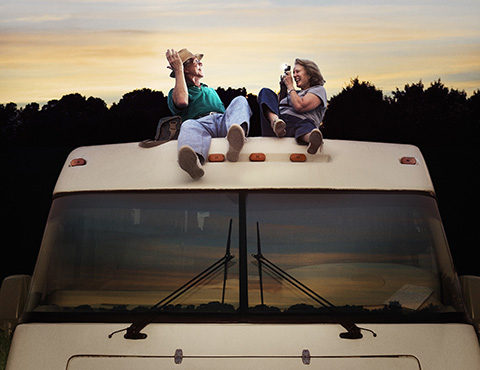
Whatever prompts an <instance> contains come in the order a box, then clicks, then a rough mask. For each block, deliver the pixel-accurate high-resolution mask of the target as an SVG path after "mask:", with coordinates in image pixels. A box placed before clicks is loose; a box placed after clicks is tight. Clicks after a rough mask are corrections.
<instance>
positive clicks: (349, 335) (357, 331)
mask: <svg viewBox="0 0 480 370" xmlns="http://www.w3.org/2000/svg"><path fill="white" fill-rule="evenodd" d="M252 256H253V257H254V258H255V259H256V260H257V261H258V273H259V282H260V297H261V302H262V306H264V302H263V278H262V266H265V267H266V268H267V269H268V270H269V271H271V272H273V273H274V274H275V275H277V276H279V277H280V278H282V279H283V280H285V281H286V282H287V283H289V284H290V285H292V286H293V287H294V288H296V289H297V290H299V291H300V292H302V293H303V294H305V295H306V296H308V297H310V298H311V299H313V300H314V301H315V302H317V303H319V304H320V305H321V306H323V307H325V308H327V309H328V310H329V311H330V312H332V313H333V314H335V319H336V321H337V323H339V324H340V325H341V326H343V327H344V328H345V329H346V330H347V332H346V333H340V338H343V339H361V338H363V335H362V333H361V330H366V331H369V332H371V333H372V335H373V336H374V337H376V336H377V334H376V333H375V332H373V331H372V330H370V329H365V328H359V327H358V326H357V325H355V323H354V322H353V321H350V320H348V319H345V318H341V317H338V314H339V310H338V308H337V306H335V305H334V304H333V303H330V302H329V301H328V300H326V299H325V298H323V297H322V296H321V295H319V294H318V293H317V292H315V291H314V290H312V289H310V288H309V287H307V286H306V285H305V284H303V283H302V282H301V281H299V280H298V279H296V278H295V277H293V276H292V275H290V274H289V273H288V272H286V271H285V270H283V269H282V268H280V267H278V266H277V265H275V264H274V263H273V262H272V261H270V260H269V259H268V258H266V257H265V256H264V255H263V254H262V248H261V243H260V227H259V225H258V222H257V254H252Z"/></svg>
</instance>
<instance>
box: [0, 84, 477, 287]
mask: <svg viewBox="0 0 480 370" xmlns="http://www.w3.org/2000/svg"><path fill="white" fill-rule="evenodd" d="M217 92H218V94H219V96H220V98H221V99H222V101H223V102H224V104H225V106H227V105H228V104H229V103H230V101H231V100H232V99H233V98H235V97H236V96H239V95H242V96H245V97H246V98H247V99H248V102H249V104H250V107H251V109H252V111H253V117H252V119H251V132H250V135H252V136H258V135H260V125H259V108H258V104H257V97H256V96H255V95H253V94H247V91H246V89H244V88H241V89H232V88H228V89H224V88H218V89H217ZM168 115H171V113H170V111H169V109H168V107H167V97H166V96H165V95H164V94H163V92H159V91H153V90H151V89H146V88H144V89H141V90H135V91H132V92H129V93H127V94H125V95H123V97H122V98H121V99H120V101H119V102H118V103H114V104H113V105H112V106H110V107H108V106H107V104H106V103H105V102H104V101H103V100H102V99H99V98H95V97H89V98H86V97H84V96H82V95H80V94H78V93H75V94H69V95H65V96H63V97H62V98H61V99H59V100H51V101H49V102H48V103H47V104H45V105H43V106H42V107H40V105H39V104H37V103H31V104H28V105H27V106H25V107H22V108H19V107H17V105H16V104H15V103H8V104H0V147H1V150H0V168H1V169H2V192H1V194H2V195H1V196H2V198H1V209H2V214H3V215H4V216H6V217H4V220H5V219H6V221H4V222H2V224H1V225H2V229H4V230H3V231H2V234H3V237H4V241H10V243H2V245H3V248H2V257H0V260H2V261H4V263H2V264H0V278H1V279H3V277H5V276H7V275H9V274H13V273H27V274H31V272H32V270H33V265H34V261H35V258H36V254H37V252H38V247H39V245H40V241H41V237H42V233H43V228H44V225H45V221H46V217H47V214H48V209H49V205H50V201H51V194H52V190H53V187H54V185H55V181H56V178H57V176H58V174H59V172H60V170H61V168H62V166H63V163H64V161H65V159H66V156H67V155H68V153H69V152H70V151H71V150H72V149H74V148H75V147H78V146H84V145H98V144H112V143H121V142H135V141H141V140H144V139H148V138H153V136H154V134H155V130H156V126H157V122H158V120H159V119H160V118H161V117H164V116H168ZM479 124H480V91H476V92H475V93H474V94H473V95H472V96H470V97H467V95H466V93H465V92H463V91H458V90H455V89H450V88H447V87H445V86H444V84H443V83H442V82H441V81H440V80H438V81H435V82H433V83H431V84H430V86H429V87H425V86H424V84H423V83H422V82H421V81H420V82H418V83H414V84H407V85H405V87H404V88H403V89H402V90H400V89H398V88H397V89H396V91H393V92H392V94H391V95H390V96H385V95H384V94H383V92H382V91H381V90H379V89H377V88H376V87H375V86H374V85H373V84H372V83H370V82H365V81H359V79H358V78H356V79H352V80H351V81H350V84H349V85H348V86H346V87H345V88H344V89H343V90H342V91H341V92H340V93H339V94H337V95H335V96H332V97H331V98H330V99H329V104H328V109H327V113H326V116H325V119H324V125H323V132H324V136H325V137H326V138H328V139H344V140H359V141H382V142H392V143H406V144H414V145H417V146H419V147H420V149H421V150H422V152H423V154H424V156H425V158H426V161H427V165H428V166H429V170H430V173H431V176H432V180H433V183H434V186H435V188H436V192H437V196H438V198H439V204H440V211H441V214H442V218H443V221H444V223H445V225H446V230H447V236H448V238H449V241H450V245H451V248H452V252H453V256H454V260H455V261H456V263H457V267H458V268H459V270H460V273H475V274H477V275H480V271H479V269H478V266H477V264H476V263H474V262H473V261H474V260H475V259H472V258H471V257H472V256H471V251H472V250H473V249H474V248H475V249H476V248H478V247H479V237H478V234H477V233H476V232H475V230H476V228H477V226H476V225H475V219H473V218H472V214H476V211H477V210H476V208H475V205H474V200H476V199H478V195H477V194H476V187H475V186H474V184H475V183H477V182H478V181H476V174H475V169H476V168H477V167H478V165H477V158H478V154H477V152H476V141H477V138H478V135H477V132H478V128H479ZM6 255H8V256H9V258H6V257H5V256H6Z"/></svg>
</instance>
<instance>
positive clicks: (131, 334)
mask: <svg viewBox="0 0 480 370" xmlns="http://www.w3.org/2000/svg"><path fill="white" fill-rule="evenodd" d="M231 237H232V220H231V219H230V226H229V229H228V238H227V247H226V251H225V255H224V256H223V257H222V258H220V259H219V260H218V261H217V262H215V263H213V264H212V265H211V266H209V267H207V268H206V269H205V270H203V271H202V272H201V273H200V274H198V275H196V276H195V277H193V278H192V279H191V280H189V281H188V282H187V283H185V284H183V285H182V286H181V287H180V288H178V289H177V290H175V291H174V292H172V293H170V294H169V295H168V296H166V297H165V298H163V299H162V300H161V301H160V302H158V303H157V304H155V305H154V306H152V307H150V309H149V313H148V314H147V315H146V316H145V317H143V318H142V319H140V320H138V321H136V322H133V323H132V324H131V325H130V326H129V327H128V328H126V329H121V330H117V331H115V332H113V333H111V334H110V335H109V336H108V337H109V338H111V337H112V336H113V335H114V334H116V333H119V332H121V331H126V333H125V335H124V338H125V339H145V338H146V337H147V334H145V333H141V332H140V331H141V330H142V329H143V328H145V327H146V326H147V325H148V324H150V323H151V322H152V321H153V320H154V319H155V317H156V316H157V315H158V312H159V311H161V310H162V309H163V308H164V307H166V306H168V305H169V304H170V303H171V302H173V301H174V300H175V299H177V298H178V297H180V296H181V295H183V294H185V293H186V292H188V291H189V290H190V289H191V288H193V287H195V286H197V285H198V284H200V283H201V282H202V281H204V280H205V279H207V278H208V277H209V276H211V275H212V274H214V273H215V272H216V271H218V270H219V269H220V268H221V267H222V266H224V275H223V291H222V304H223V303H224V301H225V288H226V282H227V271H228V262H230V260H232V259H233V258H235V256H234V255H232V254H230V240H231Z"/></svg>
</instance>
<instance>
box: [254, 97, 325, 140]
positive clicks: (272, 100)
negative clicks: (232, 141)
mask: <svg viewBox="0 0 480 370" xmlns="http://www.w3.org/2000/svg"><path fill="white" fill-rule="evenodd" d="M258 104H259V105H260V125H261V127H260V128H261V130H262V136H275V137H276V136H277V135H275V132H274V131H273V129H272V125H271V122H270V121H269V120H268V119H267V118H266V115H265V109H266V108H268V109H270V111H272V112H273V113H275V114H276V115H277V116H278V117H279V118H281V119H283V120H284V121H285V123H286V124H287V127H286V130H287V135H286V136H288V137H294V138H296V139H297V142H298V143H300V144H304V143H303V142H300V140H299V138H300V137H302V136H303V135H305V134H308V133H309V132H310V131H312V130H313V129H315V128H317V126H316V125H315V124H314V123H313V122H312V121H310V120H307V119H301V118H299V117H295V116H291V115H281V114H280V111H279V106H278V96H277V94H276V93H275V92H273V91H272V90H270V89H267V88H263V89H262V90H260V93H259V94H258Z"/></svg>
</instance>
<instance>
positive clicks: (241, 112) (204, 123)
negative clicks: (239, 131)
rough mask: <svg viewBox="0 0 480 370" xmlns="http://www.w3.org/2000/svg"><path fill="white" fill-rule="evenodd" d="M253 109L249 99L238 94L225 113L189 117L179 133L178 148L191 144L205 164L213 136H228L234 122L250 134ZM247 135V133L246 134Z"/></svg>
mask: <svg viewBox="0 0 480 370" xmlns="http://www.w3.org/2000/svg"><path fill="white" fill-rule="evenodd" d="M251 115H252V111H251V110H250V107H249V106H248V102H247V99H245V97H243V96H237V97H236V98H235V99H233V100H232V102H231V103H230V104H229V105H228V107H227V109H226V110H225V113H223V114H222V113H211V114H209V115H207V116H204V117H201V118H198V119H188V120H186V121H185V122H183V123H182V127H181V129H180V134H179V135H178V149H180V148H181V147H182V146H184V145H188V146H190V147H191V148H192V149H193V150H194V151H195V152H196V153H197V154H198V155H200V162H201V163H202V164H203V163H204V162H205V159H206V158H207V156H208V151H209V149H210V142H211V140H212V137H226V136H227V132H228V130H229V129H230V127H231V126H232V125H233V124H235V123H236V124H239V125H242V127H243V128H244V129H245V130H246V132H245V134H248V130H249V128H250V117H251ZM245 136H246V135H245Z"/></svg>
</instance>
